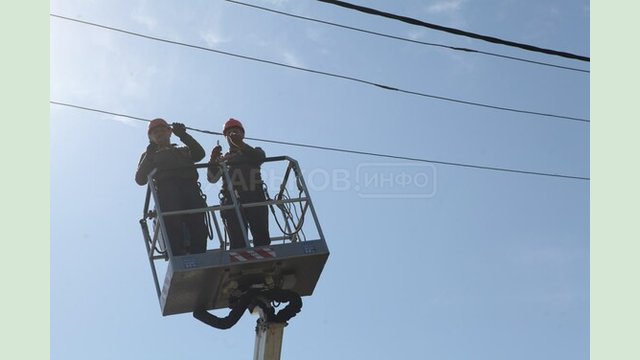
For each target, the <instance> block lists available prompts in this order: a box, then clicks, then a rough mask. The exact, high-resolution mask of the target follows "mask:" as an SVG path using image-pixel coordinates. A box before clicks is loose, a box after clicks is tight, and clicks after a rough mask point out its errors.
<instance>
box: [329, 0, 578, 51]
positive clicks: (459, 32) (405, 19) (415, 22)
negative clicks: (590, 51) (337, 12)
mask: <svg viewBox="0 0 640 360" xmlns="http://www.w3.org/2000/svg"><path fill="white" fill-rule="evenodd" d="M318 1H320V2H323V3H327V4H332V5H337V6H341V7H344V8H347V9H351V10H356V11H360V12H364V13H367V14H370V15H377V16H382V17H385V18H389V19H394V20H400V21H402V22H405V23H408V24H412V25H418V26H423V27H426V28H429V29H434V30H438V31H444V32H448V33H450V34H455V35H461V36H466V37H470V38H473V39H478V40H484V41H487V42H490V43H494V44H500V45H506V46H511V47H516V48H520V49H523V50H528V51H533V52H538V53H543V54H547V55H555V56H561V57H564V58H568V59H574V60H580V61H591V59H590V58H589V57H587V56H582V55H576V54H572V53H568V52H564V51H557V50H552V49H545V48H541V47H537V46H533V45H528V44H523V43H518V42H514V41H509V40H503V39H500V38H496V37H493V36H487V35H481V34H476V33H472V32H469V31H464V30H460V29H456V28H451V27H446V26H442V25H436V24H431V23H428V22H424V21H422V20H418V19H414V18H410V17H407V16H402V15H396V14H392V13H388V12H384V11H380V10H376V9H372V8H368V7H365V6H360V5H355V4H350V3H348V2H344V1H338V0H318Z"/></svg>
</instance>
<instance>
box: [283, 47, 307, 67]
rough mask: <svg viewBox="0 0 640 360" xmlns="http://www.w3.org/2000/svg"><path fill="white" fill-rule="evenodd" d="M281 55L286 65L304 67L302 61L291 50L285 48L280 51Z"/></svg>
mask: <svg viewBox="0 0 640 360" xmlns="http://www.w3.org/2000/svg"><path fill="white" fill-rule="evenodd" d="M282 57H284V62H285V63H286V64H287V65H291V66H296V67H304V63H303V62H302V60H300V58H299V57H298V56H297V55H296V54H294V53H292V52H291V51H288V50H285V51H283V52H282Z"/></svg>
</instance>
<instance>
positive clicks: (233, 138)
mask: <svg viewBox="0 0 640 360" xmlns="http://www.w3.org/2000/svg"><path fill="white" fill-rule="evenodd" d="M222 133H223V134H224V136H225V137H226V138H227V142H228V143H229V151H228V152H227V153H225V154H224V155H222V147H221V146H220V145H218V146H216V147H214V148H213V151H211V159H210V160H209V168H208V171H207V179H208V180H209V182H211V183H216V182H218V181H219V180H220V178H222V190H221V191H220V194H221V197H220V198H221V204H222V205H229V204H232V203H233V202H232V198H231V195H230V193H229V192H230V191H235V194H236V195H237V196H238V200H239V202H240V203H241V204H247V203H256V202H265V201H266V197H265V194H264V189H263V182H262V176H261V174H260V165H261V164H262V160H264V158H265V157H266V156H265V153H264V150H262V149H261V148H259V147H255V148H254V147H252V146H250V145H248V144H247V143H245V142H244V127H243V126H242V123H241V122H240V121H238V120H236V119H233V118H231V119H229V120H228V121H227V122H225V124H224V127H223V130H222ZM222 161H225V162H226V164H227V166H228V170H229V177H230V178H231V182H232V184H229V183H228V181H227V179H226V178H225V177H223V176H222V175H223V173H222V169H221V167H220V162H222ZM242 213H243V220H244V223H245V224H246V225H248V226H249V229H250V230H251V235H252V237H253V245H254V246H264V245H269V244H270V243H271V239H270V237H269V210H268V208H267V206H266V205H264V206H255V207H247V208H243V209H242ZM221 216H222V218H223V220H224V221H225V224H226V227H227V233H228V234H229V243H230V248H231V249H237V248H241V247H244V246H245V243H244V237H243V232H245V234H246V231H247V229H242V228H241V226H240V221H239V220H238V217H237V213H236V212H235V210H233V209H231V210H223V211H221Z"/></svg>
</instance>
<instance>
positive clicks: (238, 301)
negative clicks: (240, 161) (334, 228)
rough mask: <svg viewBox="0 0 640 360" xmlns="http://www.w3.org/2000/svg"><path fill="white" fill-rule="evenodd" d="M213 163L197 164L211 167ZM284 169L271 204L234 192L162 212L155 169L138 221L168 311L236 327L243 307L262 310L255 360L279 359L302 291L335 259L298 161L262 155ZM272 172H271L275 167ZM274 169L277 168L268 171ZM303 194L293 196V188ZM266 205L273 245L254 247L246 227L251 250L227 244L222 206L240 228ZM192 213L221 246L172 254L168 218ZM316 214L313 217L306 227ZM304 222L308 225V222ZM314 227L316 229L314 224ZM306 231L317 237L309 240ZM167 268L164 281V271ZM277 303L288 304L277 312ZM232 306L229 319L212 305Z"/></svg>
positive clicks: (225, 172)
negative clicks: (224, 198) (246, 216)
mask: <svg viewBox="0 0 640 360" xmlns="http://www.w3.org/2000/svg"><path fill="white" fill-rule="evenodd" d="M207 165H208V164H197V165H195V166H196V168H206V167H207ZM221 165H222V169H223V176H225V177H226V179H227V180H228V183H230V184H231V179H230V175H229V171H228V167H227V165H226V164H225V163H222V164H221ZM267 165H274V166H273V167H270V168H269V169H270V170H272V169H273V168H274V167H275V168H277V166H278V165H280V170H281V169H282V168H284V171H283V172H284V174H283V175H282V182H281V183H280V184H279V186H278V187H277V190H278V192H277V194H276V195H275V196H274V197H273V198H271V197H270V196H269V194H268V191H266V187H265V191H266V193H267V200H266V201H265V202H258V203H250V204H246V203H245V204H240V203H239V202H238V199H237V197H236V195H235V194H234V192H233V191H231V192H230V193H231V197H232V200H233V201H232V204H230V205H215V206H208V207H206V208H201V209H190V210H181V211H171V212H162V210H161V209H160V208H159V207H158V206H156V204H158V195H157V193H156V189H155V187H154V186H153V176H154V175H155V173H156V170H154V171H153V172H151V173H150V174H149V181H148V184H149V185H148V187H147V193H146V198H145V204H144V210H143V218H142V219H141V220H140V225H141V228H142V233H143V238H144V243H145V246H146V250H147V255H148V260H149V264H150V266H151V273H152V275H153V280H154V285H155V289H156V293H157V296H158V301H159V303H160V310H161V312H162V315H163V316H168V315H174V314H181V313H193V316H194V317H195V318H197V319H198V320H200V321H202V322H204V323H206V324H208V325H211V326H213V327H216V328H219V329H227V328H230V327H231V326H233V325H234V324H235V323H236V322H237V321H238V320H239V319H240V317H241V316H242V314H243V313H244V311H245V310H247V309H248V310H250V311H251V312H257V313H258V314H259V315H260V319H259V320H258V325H257V327H256V342H255V354H254V359H261V360H262V359H279V358H280V350H281V344H282V334H283V328H284V326H286V324H287V321H288V320H289V319H290V318H291V317H293V316H295V315H296V314H297V313H298V312H299V311H300V309H301V307H302V301H301V297H302V296H310V295H312V294H313V291H314V289H315V287H316V284H317V283H318V279H319V278H320V274H321V273H322V270H323V268H324V265H325V263H326V261H327V258H328V256H329V249H328V247H327V244H326V242H325V238H324V235H323V233H322V229H321V227H320V223H319V221H318V216H317V214H316V211H315V208H314V206H313V203H312V201H311V197H310V195H309V191H308V188H307V186H306V184H305V181H304V178H303V176H302V172H301V170H300V167H299V165H298V163H297V161H296V160H294V159H292V158H290V157H287V156H279V157H270V158H266V159H264V161H263V163H262V166H263V173H264V167H265V166H267ZM272 172H273V170H272ZM270 174H271V173H270ZM291 191H293V193H297V194H298V195H297V196H296V197H290V195H289V194H290V192H291ZM253 206H268V207H269V210H270V214H271V216H270V220H269V222H270V223H271V224H272V225H273V224H276V225H277V226H278V229H279V230H280V234H279V236H275V237H273V236H272V237H271V244H270V245H268V246H260V247H253V246H252V239H250V238H249V236H248V232H247V231H245V232H244V233H243V236H244V241H245V245H246V246H245V247H244V248H241V249H233V250H230V249H229V241H227V240H226V236H225V235H223V234H225V229H224V224H221V223H222V220H221V219H220V218H219V216H220V211H222V210H233V211H235V213H236V215H237V216H238V220H239V221H240V224H241V226H242V227H243V228H244V229H246V224H244V220H243V217H242V210H243V208H249V207H253ZM189 213H204V214H205V215H206V218H207V219H209V228H210V233H211V235H213V236H212V237H217V238H218V240H219V244H220V246H219V248H216V249H207V250H206V252H204V253H199V254H188V255H181V256H173V255H172V253H171V246H168V244H169V242H168V240H167V239H168V238H167V232H166V228H165V222H164V219H165V218H166V217H167V216H176V215H181V214H189ZM308 213H310V214H311V217H312V219H313V222H312V223H311V224H309V222H307V223H306V224H305V217H307V215H308ZM305 225H306V226H305ZM309 225H311V226H309ZM307 233H309V234H312V235H311V237H310V238H308V236H307ZM162 273H164V281H162V283H161V282H160V275H161V274H162ZM274 303H288V305H287V306H286V307H285V308H283V309H281V310H280V311H279V312H278V313H276V312H275V308H274V306H273V304H274ZM224 308H230V309H231V311H230V313H229V315H228V316H227V317H224V318H220V317H217V316H215V315H213V314H211V313H209V312H208V310H215V309H224Z"/></svg>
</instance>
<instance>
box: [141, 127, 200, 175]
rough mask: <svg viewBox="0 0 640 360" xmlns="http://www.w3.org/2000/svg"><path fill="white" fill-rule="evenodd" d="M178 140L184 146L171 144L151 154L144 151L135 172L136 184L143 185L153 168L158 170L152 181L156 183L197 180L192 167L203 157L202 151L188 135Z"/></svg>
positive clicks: (195, 171) (195, 172) (194, 169)
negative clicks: (171, 180) (173, 180)
mask: <svg viewBox="0 0 640 360" xmlns="http://www.w3.org/2000/svg"><path fill="white" fill-rule="evenodd" d="M180 140H181V141H182V142H183V143H184V144H185V145H186V146H177V145H176V144H171V146H170V147H169V148H163V149H158V150H155V151H154V152H153V153H152V154H147V152H146V151H145V152H144V153H143V154H142V156H140V161H139V162H138V170H137V171H136V183H138V185H145V184H146V183H147V176H149V173H151V171H152V170H153V169H154V168H158V172H156V174H155V176H154V179H155V180H156V181H160V182H161V181H162V180H170V179H192V180H194V181H196V180H197V179H198V172H197V170H196V168H194V167H193V165H194V164H195V163H197V162H198V161H200V160H202V159H203V158H204V156H205V152H204V149H203V148H202V146H200V144H198V142H197V141H196V140H195V139H194V138H193V137H191V135H189V134H184V135H182V137H181V138H180Z"/></svg>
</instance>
